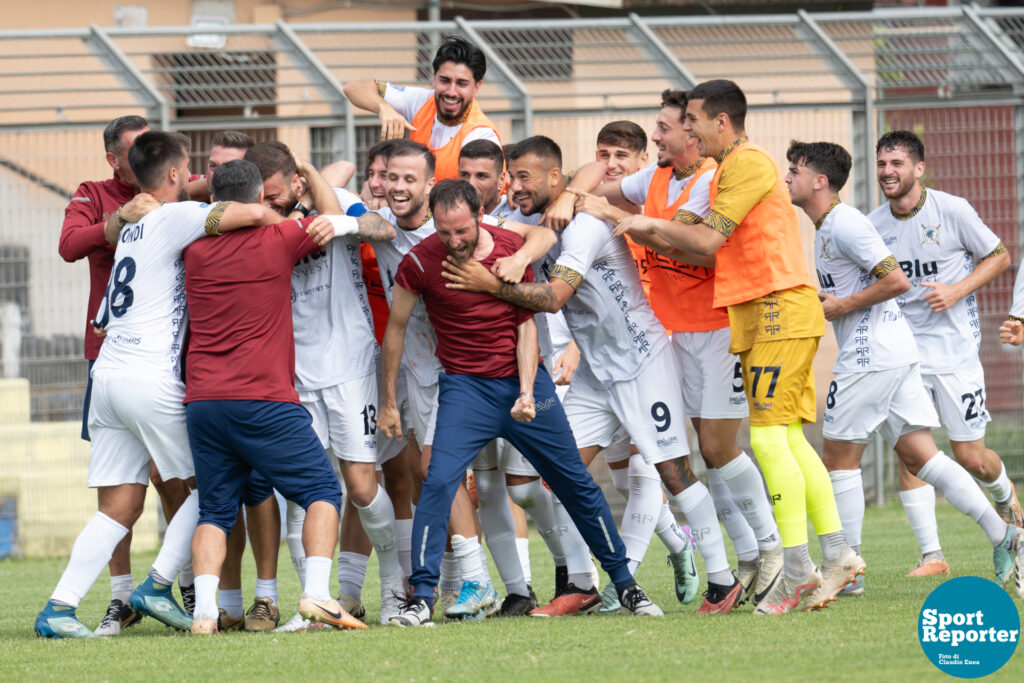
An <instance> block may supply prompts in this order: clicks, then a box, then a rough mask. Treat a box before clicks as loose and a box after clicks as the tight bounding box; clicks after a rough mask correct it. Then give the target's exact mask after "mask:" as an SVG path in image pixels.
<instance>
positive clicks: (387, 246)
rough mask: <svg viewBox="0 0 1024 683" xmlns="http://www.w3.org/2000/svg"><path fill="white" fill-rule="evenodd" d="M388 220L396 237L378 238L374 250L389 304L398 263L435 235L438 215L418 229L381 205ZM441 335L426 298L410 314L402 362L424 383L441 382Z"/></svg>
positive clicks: (417, 303) (381, 209)
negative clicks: (403, 225)
mask: <svg viewBox="0 0 1024 683" xmlns="http://www.w3.org/2000/svg"><path fill="white" fill-rule="evenodd" d="M377 213H378V214H380V215H381V216H382V217H383V218H384V220H386V221H387V222H389V223H391V224H392V225H394V226H395V233H396V234H395V238H394V239H393V240H391V241H389V242H374V244H373V250H374V252H376V254H377V267H378V268H380V280H381V283H382V284H383V285H384V294H385V296H387V298H388V306H390V305H391V299H392V297H393V296H394V293H395V274H396V273H398V264H399V263H401V262H402V259H403V258H404V257H405V255H406V254H408V253H409V251H410V250H411V249H412V248H413V247H415V246H416V245H417V244H419V243H420V242H422V241H423V240H424V239H426V238H427V237H430V236H431V235H433V234H434V233H435V232H436V231H435V230H434V219H433V218H431V219H430V220H428V221H427V222H426V223H424V224H423V225H421V226H420V227H418V228H416V229H415V230H405V229H403V228H401V227H399V225H398V221H397V219H396V218H395V214H393V213H392V212H391V209H389V208H387V207H386V206H385V207H383V208H380V209H377ZM436 350H437V335H436V334H434V326H433V325H431V324H430V318H429V317H428V316H427V307H426V305H425V304H424V303H423V299H420V300H419V301H417V302H416V306H415V307H414V308H413V309H412V317H411V318H409V326H408V327H407V328H406V330H405V353H404V354H403V355H402V362H403V363H404V364H405V367H406V368H408V370H409V371H410V372H412V374H413V376H414V377H415V378H416V383H417V384H419V385H420V386H422V387H429V386H433V385H435V384H437V376H438V375H439V374H441V372H443V369H442V367H441V361H439V360H438V359H437V356H436V355H435V351H436Z"/></svg>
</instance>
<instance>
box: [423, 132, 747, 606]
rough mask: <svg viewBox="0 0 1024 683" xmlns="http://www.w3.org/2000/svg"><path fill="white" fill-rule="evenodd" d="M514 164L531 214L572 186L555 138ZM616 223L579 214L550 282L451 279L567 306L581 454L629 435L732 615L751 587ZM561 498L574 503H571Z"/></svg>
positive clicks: (576, 599)
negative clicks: (701, 469) (728, 546)
mask: <svg viewBox="0 0 1024 683" xmlns="http://www.w3.org/2000/svg"><path fill="white" fill-rule="evenodd" d="M509 164H510V169H511V173H512V186H511V191H512V192H513V193H514V194H515V195H516V198H517V199H518V201H519V207H520V210H521V211H523V212H524V213H527V214H534V213H539V212H543V210H544V208H546V207H547V206H548V205H549V204H550V202H551V199H552V197H555V196H558V195H559V194H560V193H561V192H562V191H564V189H565V180H564V178H563V176H562V172H561V164H562V158H561V150H560V149H559V148H558V145H557V144H555V143H554V141H552V140H550V139H549V138H545V137H543V136H534V137H532V138H527V139H526V140H523V141H521V142H519V143H518V144H517V145H516V148H515V150H514V151H513V152H512V153H511V154H510V155H509ZM612 230H613V228H612V226H611V225H610V224H608V223H606V222H604V221H601V220H598V219H596V218H594V217H593V216H591V215H589V214H586V213H579V214H577V215H576V217H575V218H574V219H573V220H572V221H571V222H570V223H569V225H568V227H566V229H565V230H564V231H563V232H562V234H561V236H560V245H559V248H560V253H559V254H558V257H557V259H556V261H555V264H554V266H553V267H552V268H551V269H550V273H549V276H548V282H544V283H540V282H535V283H520V284H510V283H502V282H500V281H499V280H498V279H497V278H496V277H495V276H494V275H493V274H491V273H489V272H487V271H485V270H484V269H482V268H481V267H479V264H477V263H476V262H475V261H466V262H460V263H458V264H453V265H451V267H450V271H451V272H449V273H448V277H449V278H450V279H451V280H452V282H453V284H452V286H453V287H458V288H465V289H469V290H471V291H480V292H487V293H490V294H493V295H494V296H497V297H499V298H501V299H504V300H506V301H509V302H512V303H515V304H517V305H521V306H523V307H524V308H530V309H532V310H538V311H547V312H554V311H557V310H562V312H563V313H564V314H565V319H566V322H567V323H568V324H569V329H570V330H572V333H573V337H574V339H575V340H576V343H577V344H578V345H579V347H580V351H581V358H582V361H581V363H580V367H579V368H578V369H577V371H576V374H575V376H574V378H573V382H572V383H571V384H570V385H569V391H568V393H567V394H566V397H565V411H566V414H567V415H568V417H569V421H570V423H571V424H572V431H573V435H574V436H575V439H576V442H577V443H578V444H579V445H580V457H581V458H582V460H583V462H584V463H588V464H589V463H590V462H591V461H592V460H593V458H594V456H595V455H596V454H597V453H598V451H599V450H600V449H601V448H605V447H607V446H609V445H611V444H612V443H613V441H615V440H616V439H617V437H618V436H619V432H620V430H625V431H626V432H627V433H628V434H629V437H630V438H631V439H632V441H633V443H635V444H636V446H637V448H638V449H639V450H640V453H641V454H642V455H643V457H644V459H645V460H646V461H647V462H648V463H650V464H652V465H653V466H654V467H655V468H656V469H657V470H658V473H659V475H660V477H661V480H662V482H663V483H664V484H665V486H666V487H667V488H668V490H669V494H670V495H671V496H672V498H673V500H674V501H675V503H676V505H677V506H678V507H679V508H680V509H681V510H682V512H683V514H685V515H686V516H687V519H689V521H690V526H691V528H692V529H694V531H695V538H696V542H697V547H698V549H699V550H700V551H701V554H702V555H703V556H704V561H705V564H706V566H707V570H708V582H709V589H708V592H707V593H706V594H705V597H706V599H705V601H704V604H703V605H702V606H701V608H700V613H702V614H708V613H723V614H724V613H727V612H729V611H730V610H731V609H732V608H733V607H734V606H735V605H736V604H737V602H738V601H740V600H742V599H743V597H744V592H743V587H742V586H741V585H740V584H739V582H738V581H737V580H736V578H735V576H733V574H732V572H731V571H730V570H729V563H728V560H727V558H726V555H725V546H724V544H723V541H722V533H721V528H720V527H719V525H718V520H717V519H716V517H715V508H714V504H713V503H712V501H711V497H710V495H709V494H708V491H707V488H706V487H705V486H704V485H703V484H702V483H700V482H699V481H697V479H696V478H695V477H694V476H693V472H692V471H691V470H690V467H689V462H688V460H687V459H686V456H687V455H688V454H689V446H688V445H687V435H686V425H685V409H684V408H683V397H682V392H681V391H680V390H679V387H678V380H677V378H678V377H679V374H678V370H677V368H676V360H675V356H674V354H673V352H672V350H671V348H670V347H669V339H668V336H667V335H666V334H665V329H664V328H663V327H662V326H661V323H659V322H658V320H657V318H656V317H655V315H654V312H653V311H652V310H651V308H650V305H649V304H648V303H647V300H646V299H645V298H644V295H643V289H642V287H641V285H640V279H639V275H638V274H637V272H636V266H635V264H634V263H633V259H632V256H631V254H630V252H629V247H628V246H627V245H626V240H625V238H623V237H614V236H613V234H612ZM570 300H571V302H570ZM542 474H543V473H542ZM562 502H563V503H564V504H565V505H566V507H567V509H568V506H569V501H565V500H563V501H562ZM577 526H578V525H577ZM580 532H581V533H582V532H583V530H582V529H580ZM414 543H415V540H414ZM591 549H593V548H591ZM634 563H635V560H633V561H631V562H630V565H631V566H630V567H629V569H630V572H632V571H635V569H636V567H635V566H633V565H634ZM570 599H571V600H572V601H573V609H572V610H571V611H587V610H588V609H591V607H592V606H593V605H594V604H595V603H598V602H599V601H600V598H599V596H598V593H597V589H596V588H590V589H589V590H586V589H582V588H580V587H579V586H573V590H571V591H567V592H566V593H564V594H563V595H562V596H559V598H556V600H561V601H563V602H568V601H569V600H570ZM593 609H597V607H596V606H594V607H593ZM567 611H568V610H567Z"/></svg>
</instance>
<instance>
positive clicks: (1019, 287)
mask: <svg viewBox="0 0 1024 683" xmlns="http://www.w3.org/2000/svg"><path fill="white" fill-rule="evenodd" d="M1010 315H1012V316H1013V317H1015V318H1024V268H1019V269H1018V270H1017V279H1015V280H1014V281H1013V301H1012V302H1011V303H1010Z"/></svg>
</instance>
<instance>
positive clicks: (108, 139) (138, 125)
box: [103, 114, 149, 154]
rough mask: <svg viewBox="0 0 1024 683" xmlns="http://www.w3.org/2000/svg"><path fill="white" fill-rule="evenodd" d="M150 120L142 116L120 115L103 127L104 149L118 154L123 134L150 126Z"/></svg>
mask: <svg viewBox="0 0 1024 683" xmlns="http://www.w3.org/2000/svg"><path fill="white" fill-rule="evenodd" d="M148 127H149V122H148V121H146V119H144V118H142V117H141V116H135V115H134V114H132V115H130V116H118V117H117V118H116V119H114V120H113V121H111V122H110V123H108V124H107V127H106V128H104V129H103V149H104V150H106V151H107V152H112V153H114V154H117V153H118V152H120V151H121V136H122V135H124V134H125V132H127V131H130V130H142V129H143V128H148Z"/></svg>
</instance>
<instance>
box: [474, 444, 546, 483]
mask: <svg viewBox="0 0 1024 683" xmlns="http://www.w3.org/2000/svg"><path fill="white" fill-rule="evenodd" d="M473 469H474V470H481V471H486V470H494V469H497V470H501V471H502V472H504V473H505V474H512V475H515V476H519V477H539V476H540V475H539V474H538V473H537V470H535V469H534V468H533V465H531V464H530V461H529V460H527V459H526V458H525V457H524V456H523V454H522V453H520V452H519V451H517V450H516V449H515V447H514V446H513V445H512V444H510V443H509V442H508V441H506V440H505V439H495V440H494V441H492V442H490V443H489V444H487V445H486V446H484V449H483V450H482V451H480V454H479V455H477V456H476V459H475V460H474V461H473Z"/></svg>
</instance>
